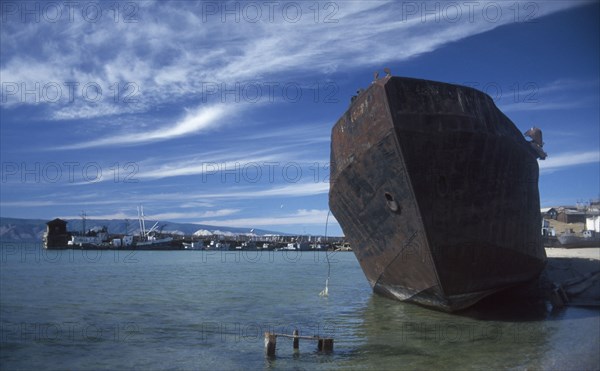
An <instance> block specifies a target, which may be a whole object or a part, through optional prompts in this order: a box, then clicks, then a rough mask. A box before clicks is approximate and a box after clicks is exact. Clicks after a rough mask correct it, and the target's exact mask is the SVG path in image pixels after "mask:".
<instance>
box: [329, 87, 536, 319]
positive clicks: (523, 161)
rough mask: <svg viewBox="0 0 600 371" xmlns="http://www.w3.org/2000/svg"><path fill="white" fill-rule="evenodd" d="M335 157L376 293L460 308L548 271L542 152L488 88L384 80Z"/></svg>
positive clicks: (335, 181) (361, 100) (354, 117)
mask: <svg viewBox="0 0 600 371" xmlns="http://www.w3.org/2000/svg"><path fill="white" fill-rule="evenodd" d="M331 162H332V165H331V188H330V193H329V205H330V208H331V210H332V212H333V214H334V215H335V217H336V219H337V220H338V222H339V223H340V225H341V226H342V229H343V230H344V233H345V235H346V238H347V239H348V240H349V241H350V243H351V245H352V248H353V251H354V252H355V254H356V256H357V258H358V261H359V262H360V265H361V267H362V269H363V271H364V273H365V275H366V277H367V279H368V281H369V283H370V284H371V286H372V287H373V289H374V291H375V292H378V293H381V294H384V295H387V296H391V297H393V298H396V299H400V300H403V301H410V302H415V303H418V304H422V305H426V306H430V307H435V308H438V309H442V310H446V311H455V310H460V309H463V308H466V307H468V306H470V305H472V304H474V303H476V302H477V301H478V300H480V299H481V298H483V297H485V296H487V295H489V294H492V293H494V292H496V291H499V290H502V289H505V288H507V287H510V286H513V285H515V284H518V283H522V282H526V281H529V280H532V279H534V278H536V277H537V276H538V275H539V274H540V272H541V271H542V270H543V268H544V265H545V262H546V254H545V250H544V249H543V246H542V241H541V233H540V227H539V226H540V223H541V216H540V208H539V206H540V205H539V193H538V175H539V169H538V164H537V156H536V152H535V151H534V150H533V149H532V147H531V145H530V143H529V142H528V141H527V140H525V138H524V137H523V136H522V134H521V133H520V132H519V130H518V129H517V128H516V127H515V125H514V124H513V123H512V122H511V121H510V120H509V119H508V118H507V117H506V116H505V115H504V114H503V113H502V112H501V111H500V110H498V108H497V107H496V106H495V105H494V102H493V101H492V99H491V98H490V97H489V96H487V95H486V94H484V93H482V92H480V91H478V90H475V89H472V88H468V87H464V86H457V85H451V84H445V83H439V82H433V81H426V80H418V79H409V78H399V77H391V76H387V77H385V78H383V79H380V80H377V81H375V82H374V83H372V84H371V86H370V87H369V88H368V89H366V90H365V91H363V92H361V93H360V95H358V97H356V98H355V99H354V100H353V102H352V104H351V106H350V108H349V110H348V111H347V112H346V113H345V114H344V115H343V116H342V117H341V118H340V119H339V121H338V122H337V123H336V125H335V126H334V128H333V130H332V143H331Z"/></svg>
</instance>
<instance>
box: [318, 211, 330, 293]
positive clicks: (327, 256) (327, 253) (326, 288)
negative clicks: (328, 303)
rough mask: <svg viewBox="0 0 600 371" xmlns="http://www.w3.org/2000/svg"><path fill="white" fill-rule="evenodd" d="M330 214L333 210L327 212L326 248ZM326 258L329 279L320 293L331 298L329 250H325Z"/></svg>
mask: <svg viewBox="0 0 600 371" xmlns="http://www.w3.org/2000/svg"><path fill="white" fill-rule="evenodd" d="M329 214H331V210H329V211H327V218H326V219H325V246H327V225H328V224H329ZM325 257H326V258H327V279H326V280H325V289H324V290H323V291H321V292H320V293H319V295H320V296H329V277H330V275H331V263H330V262H329V249H328V248H325Z"/></svg>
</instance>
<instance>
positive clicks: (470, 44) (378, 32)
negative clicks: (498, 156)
mask: <svg viewBox="0 0 600 371" xmlns="http://www.w3.org/2000/svg"><path fill="white" fill-rule="evenodd" d="M1 11H2V14H1V17H2V19H1V21H2V24H1V31H0V32H1V34H0V35H1V57H0V79H1V83H2V91H1V97H0V98H1V99H0V118H1V126H0V130H1V138H0V144H1V163H2V181H1V200H0V214H1V216H3V217H20V218H42V219H50V218H53V217H56V216H60V217H67V218H69V217H70V218H75V217H77V215H78V214H80V213H81V211H82V210H85V211H86V213H87V215H88V216H89V217H93V218H125V217H129V218H135V217H136V207H137V205H139V204H143V205H144V208H145V211H146V214H147V215H148V216H149V217H152V218H156V219H160V220H169V221H177V222H193V223H202V224H213V225H222V226H236V227H248V228H263V229H270V230H276V231H282V232H288V233H311V234H323V233H324V225H325V218H326V215H327V210H328V206H327V193H328V189H329V184H328V174H329V168H328V162H329V146H330V132H331V127H332V125H333V124H334V123H335V122H336V121H337V119H338V118H339V117H340V116H341V115H342V113H343V112H344V111H345V110H346V109H347V107H348V104H349V100H350V97H351V96H352V95H353V93H354V92H355V91H356V90H357V89H358V88H361V87H366V86H367V85H368V84H369V83H370V81H371V80H372V76H373V72H374V71H375V70H379V71H382V70H383V68H384V67H389V68H390V69H391V70H392V72H393V74H394V75H398V76H408V77H417V78H425V79H432V80H439V81H445V82H451V83H459V84H464V85H469V86H473V87H476V88H478V89H480V90H484V91H485V92H487V93H488V94H490V95H491V96H492V97H493V98H494V100H495V102H496V104H497V105H498V106H499V107H500V109H502V110H503V112H504V113H506V114H507V115H508V116H509V117H510V118H511V119H512V121H513V122H514V123H515V124H516V125H517V127H518V128H519V129H520V130H522V131H525V130H527V129H528V128H530V127H531V126H534V125H535V126H538V127H540V128H542V129H543V131H544V141H545V143H546V146H545V149H546V151H547V152H548V154H549V157H548V159H547V160H545V161H540V170H541V176H540V183H539V184H540V198H541V203H542V206H553V205H563V204H575V203H576V202H578V201H589V200H590V199H595V198H598V197H599V189H600V170H599V169H600V149H599V148H600V128H599V127H600V113H599V110H600V108H599V107H600V95H599V90H600V89H599V84H600V72H599V70H600V68H599V65H600V63H599V60H600V57H599V44H600V41H599V35H600V30H599V24H598V19H600V14H599V13H600V12H599V3H598V2H586V1H549V2H531V1H528V2H514V1H510V2H509V1H507V2H500V1H496V2H480V1H474V2H461V1H458V2H451V3H447V2H399V1H368V2H367V1H337V2H336V1H334V2H261V1H259V2H227V3H223V2H214V1H205V2H191V1H172V2H152V1H140V2H136V1H131V2H99V3H95V2H85V1H84V2H77V3H75V4H73V3H69V2H60V1H59V2H53V3H46V2H19V1H13V2H11V1H3V2H2V9H1ZM329 231H330V232H329V233H330V234H337V235H340V234H341V233H342V232H341V229H340V227H339V225H337V223H336V222H335V220H332V225H331V226H330V229H329Z"/></svg>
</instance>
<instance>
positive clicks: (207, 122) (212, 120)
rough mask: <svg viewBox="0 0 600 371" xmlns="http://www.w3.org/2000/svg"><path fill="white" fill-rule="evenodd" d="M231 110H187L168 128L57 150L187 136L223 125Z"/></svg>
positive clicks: (122, 134)
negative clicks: (182, 116) (181, 117)
mask: <svg viewBox="0 0 600 371" xmlns="http://www.w3.org/2000/svg"><path fill="white" fill-rule="evenodd" d="M232 111H233V110H232V109H227V108H226V107H225V106H224V105H212V106H208V107H206V106H200V107H198V108H196V109H193V110H187V114H186V115H185V117H184V118H183V119H181V120H179V121H177V122H176V123H175V124H173V125H170V126H164V127H160V128H157V129H154V130H150V131H143V132H133V133H121V134H118V135H114V136H109V137H104V138H101V139H96V140H91V141H88V142H82V143H75V144H70V145H67V146H63V147H59V148H58V149H82V148H92V147H107V146H108V147H111V146H118V145H135V144H141V143H150V142H158V141H165V140H169V139H173V138H177V137H182V136H185V135H189V134H194V133H198V132H201V131H205V130H208V129H211V128H214V127H215V126H217V125H219V124H223V123H224V122H223V120H225V119H226V116H227V115H228V114H232Z"/></svg>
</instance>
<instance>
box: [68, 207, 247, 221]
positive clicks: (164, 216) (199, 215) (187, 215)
mask: <svg viewBox="0 0 600 371" xmlns="http://www.w3.org/2000/svg"><path fill="white" fill-rule="evenodd" d="M239 211H240V210H239V209H221V210H207V211H199V212H165V213H156V214H152V215H146V216H145V217H146V219H148V220H163V221H176V220H190V219H205V218H216V217H224V216H228V215H233V214H237V213H238V212H239ZM61 217H62V218H65V219H77V218H79V217H80V216H79V215H63V216H61ZM88 218H91V219H108V220H111V219H138V215H137V214H136V213H135V212H125V211H118V212H114V213H110V214H93V215H92V214H89V215H88Z"/></svg>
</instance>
